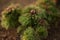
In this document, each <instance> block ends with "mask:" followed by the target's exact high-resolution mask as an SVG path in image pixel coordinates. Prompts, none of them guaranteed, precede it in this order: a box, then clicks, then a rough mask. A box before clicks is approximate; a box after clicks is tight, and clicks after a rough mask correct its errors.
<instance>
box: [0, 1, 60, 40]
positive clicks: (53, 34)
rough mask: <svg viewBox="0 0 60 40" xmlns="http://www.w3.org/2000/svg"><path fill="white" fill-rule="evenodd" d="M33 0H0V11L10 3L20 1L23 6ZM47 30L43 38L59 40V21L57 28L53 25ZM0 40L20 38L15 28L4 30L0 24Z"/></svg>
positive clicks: (17, 39) (16, 39)
mask: <svg viewBox="0 0 60 40" xmlns="http://www.w3.org/2000/svg"><path fill="white" fill-rule="evenodd" d="M35 1H36V0H0V13H1V12H2V11H3V9H4V8H5V7H7V6H8V5H9V4H10V3H20V4H21V5H22V6H25V5H28V4H30V3H33V2H35ZM0 18H1V15H0ZM0 22H1V21H0ZM48 32H49V34H48V37H47V38H46V39H44V40H60V22H59V26H58V27H57V28H55V27H54V26H53V27H51V28H50V29H48ZM0 40H20V38H19V34H17V32H16V29H15V28H12V29H8V30H5V29H4V28H2V27H1V25H0Z"/></svg>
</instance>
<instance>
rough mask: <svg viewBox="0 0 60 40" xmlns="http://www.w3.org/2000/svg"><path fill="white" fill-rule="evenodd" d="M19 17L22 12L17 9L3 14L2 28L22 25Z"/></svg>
mask: <svg viewBox="0 0 60 40" xmlns="http://www.w3.org/2000/svg"><path fill="white" fill-rule="evenodd" d="M19 16H20V11H19V10H18V9H17V8H16V9H14V10H11V11H10V12H6V13H2V21H1V25H2V27H4V28H6V29H8V28H15V27H18V26H19V25H20V23H19V22H18V18H19Z"/></svg>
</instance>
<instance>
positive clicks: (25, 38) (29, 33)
mask: <svg viewBox="0 0 60 40" xmlns="http://www.w3.org/2000/svg"><path fill="white" fill-rule="evenodd" d="M21 40H36V39H35V31H34V29H33V28H31V27H28V28H27V29H26V30H25V31H24V32H23V35H22V36H21Z"/></svg>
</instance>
